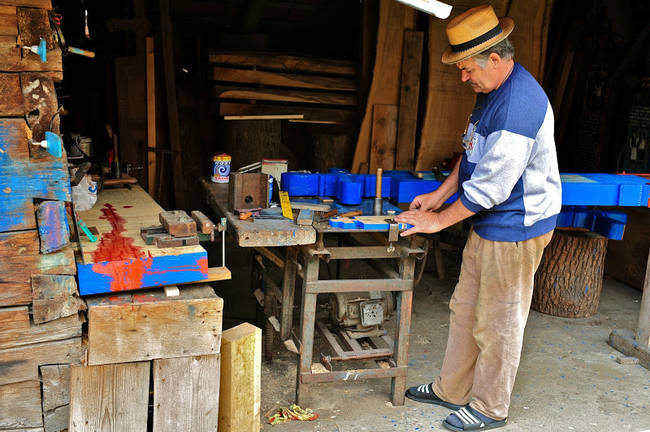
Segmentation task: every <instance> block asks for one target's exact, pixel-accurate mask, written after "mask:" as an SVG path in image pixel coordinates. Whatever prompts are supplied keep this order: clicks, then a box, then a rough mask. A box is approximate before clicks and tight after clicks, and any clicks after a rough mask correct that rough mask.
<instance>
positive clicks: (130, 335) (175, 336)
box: [87, 284, 223, 365]
mask: <svg viewBox="0 0 650 432" xmlns="http://www.w3.org/2000/svg"><path fill="white" fill-rule="evenodd" d="M87 302H88V364H89V365H102V364H109V363H124V362H134V361H142V360H152V359H159V358H174V357H188V356H197V355H208V354H218V353H219V348H220V343H221V319H222V310H223V300H222V299H221V298H220V297H218V296H217V295H216V294H215V293H214V290H213V289H212V288H211V287H210V286H209V285H205V284H197V285H195V286H191V287H185V288H182V289H181V291H180V295H179V296H178V297H166V296H165V294H164V291H163V290H162V289H155V290H147V291H141V292H135V293H131V292H129V293H122V294H117V295H115V294H113V295H102V296H97V297H93V298H88V299H87Z"/></svg>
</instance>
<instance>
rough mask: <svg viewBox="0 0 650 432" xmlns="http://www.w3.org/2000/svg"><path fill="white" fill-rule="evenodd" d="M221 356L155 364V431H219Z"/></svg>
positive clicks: (176, 359) (178, 359)
mask: <svg viewBox="0 0 650 432" xmlns="http://www.w3.org/2000/svg"><path fill="white" fill-rule="evenodd" d="M219 360H220V359H219V354H216V355H206V356H198V357H180V358H171V359H158V360H154V361H153V398H154V399H153V407H154V408H153V432H176V431H187V432H201V431H216V430H217V427H218V424H219V379H220V373H219V363H220V362H219Z"/></svg>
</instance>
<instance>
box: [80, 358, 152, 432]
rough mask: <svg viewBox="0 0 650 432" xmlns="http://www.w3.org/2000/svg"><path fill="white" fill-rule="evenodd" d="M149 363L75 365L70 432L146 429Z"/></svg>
mask: <svg viewBox="0 0 650 432" xmlns="http://www.w3.org/2000/svg"><path fill="white" fill-rule="evenodd" d="M149 370H150V363H149V362H139V363H124V364H110V365H104V366H73V367H72V370H71V374H70V425H69V430H70V432H91V431H98V430H110V431H136V430H137V431H145V430H147V411H148V401H149Z"/></svg>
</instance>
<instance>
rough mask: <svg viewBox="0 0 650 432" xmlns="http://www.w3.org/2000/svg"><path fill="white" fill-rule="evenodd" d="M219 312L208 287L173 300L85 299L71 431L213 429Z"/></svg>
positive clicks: (160, 294) (135, 296)
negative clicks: (84, 347)
mask: <svg viewBox="0 0 650 432" xmlns="http://www.w3.org/2000/svg"><path fill="white" fill-rule="evenodd" d="M222 311H223V300H222V299H221V298H219V297H218V296H217V295H215V293H214V290H213V289H212V288H211V287H210V286H209V285H206V284H196V285H193V286H190V287H184V288H182V289H180V291H179V295H178V296H176V297H167V296H166V295H165V291H164V290H163V289H153V290H146V291H137V292H131V293H129V292H125V293H120V294H115V293H114V294H109V295H101V296H95V297H92V298H88V341H87V343H88V358H87V362H86V365H84V366H73V367H72V369H71V371H70V380H71V385H70V421H69V430H70V431H77V432H78V431H96V430H115V431H144V430H147V424H153V431H155V432H163V431H197V432H198V431H207V430H217V426H218V421H219V418H218V413H219V379H220V347H221V323H222ZM152 368H153V382H152V385H151V386H150V373H151V371H152ZM150 392H152V393H153V412H152V413H151V416H152V417H151V418H150V417H149V409H148V406H149V394H150Z"/></svg>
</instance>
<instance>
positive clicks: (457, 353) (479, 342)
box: [396, 6, 561, 431]
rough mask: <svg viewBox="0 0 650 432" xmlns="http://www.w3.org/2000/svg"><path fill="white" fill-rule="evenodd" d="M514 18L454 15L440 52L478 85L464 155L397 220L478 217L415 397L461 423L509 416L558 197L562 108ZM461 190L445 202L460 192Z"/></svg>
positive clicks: (456, 426)
mask: <svg viewBox="0 0 650 432" xmlns="http://www.w3.org/2000/svg"><path fill="white" fill-rule="evenodd" d="M513 28H514V22H513V21H512V20H511V19H510V18H507V17H504V18H500V19H499V18H497V16H496V14H495V13H494V10H493V9H492V7H491V6H480V7H477V8H474V9H470V10H468V11H467V12H465V13H463V14H462V15H459V16H458V17H456V18H454V19H453V20H451V21H450V23H449V25H448V26H447V37H448V39H449V42H450V46H449V47H448V48H447V50H446V51H445V52H444V54H443V56H442V61H443V63H446V64H455V65H456V66H457V67H458V68H459V69H460V73H461V80H462V81H463V82H466V83H468V84H469V85H470V86H471V87H472V89H473V90H474V91H475V92H476V93H477V97H476V105H475V106H474V110H473V111H472V113H471V115H470V118H469V120H468V124H467V127H466V130H465V133H464V136H463V147H464V148H465V152H464V153H463V157H462V158H461V160H460V161H459V162H458V163H457V164H456V166H455V167H454V169H453V171H452V173H451V174H450V175H449V177H448V178H447V179H446V180H445V182H444V183H443V184H442V185H441V186H440V187H439V188H438V189H437V190H435V191H433V192H431V193H428V194H425V195H420V196H417V197H416V198H415V199H414V200H413V202H412V203H411V206H410V209H409V211H406V212H404V213H402V214H401V215H400V216H399V217H398V218H396V220H398V221H399V222H406V223H409V224H411V225H413V228H411V229H409V230H407V231H405V232H404V233H402V235H411V234H414V233H417V232H422V233H434V232H438V231H440V230H442V229H444V228H447V227H449V226H451V225H453V224H455V223H457V222H459V221H462V220H464V219H468V218H469V221H470V222H471V223H472V229H471V231H470V235H469V238H468V240H467V244H466V246H465V249H464V251H463V263H462V267H461V271H460V277H459V281H458V284H457V285H456V288H455V290H454V294H453V296H452V298H451V300H450V302H449V309H450V311H451V313H450V324H449V338H448V340H447V349H446V352H445V357H444V360H443V364H442V369H441V371H440V375H438V376H437V377H436V378H435V380H434V382H432V383H429V384H423V385H420V386H416V387H411V388H410V389H408V390H407V392H406V396H407V397H408V398H410V399H413V400H416V401H419V402H425V403H432V404H437V405H442V406H445V407H448V408H452V409H455V410H456V411H454V412H453V413H451V414H449V416H448V417H447V418H446V419H445V420H444V422H443V424H444V426H445V427H447V428H448V429H451V430H454V431H462V430H483V429H493V428H496V427H500V426H504V425H505V423H506V421H507V416H508V408H509V405H510V395H511V393H512V388H513V385H514V380H515V375H516V373H517V368H518V367H519V359H520V355H521V347H522V343H523V335H524V326H525V325H526V320H527V318H528V310H529V308H530V302H531V298H532V291H533V276H534V273H535V270H536V269H537V267H538V266H539V263H540V260H541V257H542V252H543V250H544V247H546V245H547V244H548V243H549V241H550V239H551V236H552V234H553V230H554V228H555V222H556V218H557V214H558V213H559V212H560V208H561V183H560V176H559V173H558V167H557V157H556V153H555V143H554V138H553V111H552V109H551V106H550V104H549V101H548V98H547V97H546V94H545V93H544V91H543V90H542V88H541V87H540V86H539V84H538V83H537V81H535V79H534V78H533V77H532V76H531V75H530V74H529V73H528V72H527V71H526V70H525V69H524V68H523V67H522V66H521V65H519V64H518V63H515V62H514V60H513V56H514V49H513V47H512V45H511V43H510V42H509V41H508V39H507V37H508V35H509V34H510V32H511V31H512V29H513ZM456 192H457V193H458V197H459V199H458V200H456V201H455V202H454V203H453V204H452V205H451V206H449V207H447V208H445V209H444V210H442V211H440V212H436V211H437V210H438V209H440V207H441V206H442V204H443V203H444V202H445V201H446V200H447V199H448V198H450V197H451V196H452V195H453V194H454V193H456Z"/></svg>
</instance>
